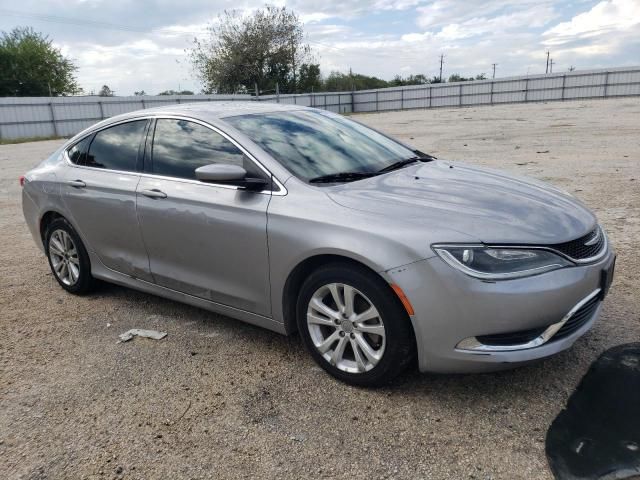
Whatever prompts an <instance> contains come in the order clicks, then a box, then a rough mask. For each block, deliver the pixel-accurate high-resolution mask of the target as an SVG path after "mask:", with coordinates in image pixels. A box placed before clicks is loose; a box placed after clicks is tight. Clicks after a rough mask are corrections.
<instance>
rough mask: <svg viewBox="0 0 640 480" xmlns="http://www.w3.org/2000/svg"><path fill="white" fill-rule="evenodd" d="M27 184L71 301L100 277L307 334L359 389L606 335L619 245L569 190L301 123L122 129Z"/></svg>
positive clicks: (171, 114)
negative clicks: (602, 325)
mask: <svg viewBox="0 0 640 480" xmlns="http://www.w3.org/2000/svg"><path fill="white" fill-rule="evenodd" d="M21 183H23V187H24V188H23V210H24V216H25V219H26V221H27V224H28V226H29V228H30V230H31V233H32V235H33V237H34V239H35V241H36V243H37V244H38V246H39V247H40V248H41V249H42V250H43V251H44V253H45V254H46V256H47V258H48V260H49V264H50V266H51V270H52V271H53V273H54V275H55V278H56V279H57V280H58V283H59V284H60V285H61V286H62V288H64V289H65V290H67V291H68V292H71V293H75V294H82V293H86V292H88V291H89V290H90V289H91V288H92V287H93V286H94V284H95V280H96V279H100V280H104V281H107V282H113V283H117V284H120V285H124V286H127V287H131V288H135V289H138V290H142V291H145V292H149V293H152V294H155V295H160V296H163V297H167V298H170V299H174V300H177V301H180V302H185V303H188V304H191V305H196V306H199V307H202V308H206V309H209V310H212V311H215V312H219V313H222V314H225V315H229V316H231V317H235V318H238V319H240V320H243V321H246V322H249V323H253V324H255V325H259V326H262V327H265V328H268V329H270V330H274V331H276V332H279V333H282V334H291V333H294V332H296V331H298V332H299V333H300V335H301V337H302V339H303V341H304V343H305V345H306V346H307V348H308V349H309V351H310V353H311V355H312V357H313V358H314V359H315V361H316V362H318V364H319V365H320V366H322V368H324V369H325V370H326V371H327V372H329V373H330V374H332V375H334V376H335V377H337V378H339V379H341V380H343V381H346V382H349V383H352V384H357V385H364V386H374V385H380V384H383V383H386V382H388V381H390V380H391V379H393V378H394V377H395V376H396V375H398V374H399V373H400V372H401V371H403V370H404V369H405V368H406V367H408V366H410V365H412V364H416V363H417V365H418V366H419V368H420V370H421V371H433V372H470V371H487V370H491V369H497V368H504V367H505V366H515V365H519V364H522V363H524V362H529V361H533V360H537V359H540V358H543V357H547V356H549V355H552V354H554V353H557V352H559V351H561V350H564V349H566V348H568V347H570V346H571V345H572V344H573V343H574V342H575V341H576V339H577V338H578V337H580V336H581V335H582V334H584V333H585V332H586V331H587V330H588V329H589V328H590V327H591V326H592V325H593V322H594V321H595V319H596V317H597V316H598V313H599V311H600V308H601V305H602V300H603V299H604V297H605V295H606V293H607V290H608V288H609V285H610V284H611V279H612V276H613V267H614V261H615V256H614V253H613V250H612V248H611V246H610V244H609V242H608V239H607V235H606V233H605V232H604V230H603V229H602V228H601V226H599V225H598V222H597V220H596V218H595V216H594V215H593V213H592V212H591V211H590V210H589V209H588V208H587V207H585V206H584V205H583V204H581V203H580V202H579V201H578V200H576V199H575V198H573V197H571V196H570V195H568V194H567V193H565V192H562V191H560V190H558V189H556V188H554V187H552V186H550V185H547V184H544V183H541V182H537V181H535V180H531V179H523V178H516V177H513V176H510V175H507V174H504V173H501V172H498V171H492V170H487V169H481V168H477V167H473V166H468V165H464V164H460V163H453V162H448V161H444V160H438V159H436V158H434V157H433V156H431V155H429V154H426V153H423V152H421V151H418V150H416V149H415V148H413V147H411V146H408V145H405V144H403V143H401V142H399V141H397V140H394V139H392V138H389V137H388V136H386V135H384V134H382V133H380V132H377V131H375V130H372V129H370V128H368V127H365V126H363V125H361V124H359V123H357V122H355V121H352V120H349V119H347V118H344V117H342V116H339V115H335V114H332V113H328V112H325V111H320V110H315V109H310V108H304V107H297V106H284V105H273V104H264V103H255V102H246V103H240V102H233V103H208V104H193V105H181V106H176V107H171V108H162V109H152V110H143V111H138V112H133V113H129V114H125V115H120V116H117V117H113V118H110V119H108V120H105V121H103V122H101V123H98V124H97V125H94V126H92V127H90V128H89V129H87V130H85V131H83V132H81V133H80V134H78V135H76V136H75V137H74V138H72V139H71V140H69V141H68V142H66V143H65V144H64V145H63V146H62V147H61V148H60V149H59V150H58V151H56V152H54V153H53V154H52V155H51V157H49V158H48V159H46V160H45V161H44V162H42V163H41V164H40V165H39V166H38V167H36V168H34V169H33V170H31V171H29V172H28V173H27V174H26V175H25V176H24V177H23V178H22V179H21Z"/></svg>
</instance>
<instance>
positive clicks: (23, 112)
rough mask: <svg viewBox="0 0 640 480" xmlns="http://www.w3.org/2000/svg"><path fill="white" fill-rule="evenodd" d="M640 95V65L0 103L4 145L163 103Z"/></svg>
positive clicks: (341, 108) (368, 108) (336, 105)
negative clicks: (277, 91)
mask: <svg viewBox="0 0 640 480" xmlns="http://www.w3.org/2000/svg"><path fill="white" fill-rule="evenodd" d="M633 95H640V67H629V68H615V69H607V70H590V71H574V72H567V73H553V74H547V75H529V76H526V77H509V78H500V79H495V80H476V81H472V82H456V83H441V84H429V85H413V86H406V87H398V88H383V89H378V90H361V91H356V92H327V93H325V92H322V93H314V94H298V95H268V96H260V97H258V98H256V97H251V96H250V95H178V96H155V97H152V96H143V97H53V98H47V97H30V98H0V139H3V138H4V139H13V138H22V137H47V136H69V135H73V134H74V133H76V132H79V131H80V130H82V129H84V128H86V127H88V126H90V125H92V124H93V123H95V122H97V121H99V120H101V119H103V118H108V117H110V116H112V115H117V114H119V113H125V112H130V111H133V110H138V109H142V108H150V107H155V106H160V105H163V104H172V103H180V102H183V103H191V102H202V101H221V100H226V101H228V100H254V101H255V100H258V101H266V102H277V103H288V104H296V105H303V106H308V107H316V108H322V109H325V110H331V111H333V112H339V113H352V112H354V113H357V112H378V111H385V110H404V109H414V108H437V107H458V106H471V105H494V104H504V103H524V102H545V101H562V100H574V99H586V98H611V97H623V96H633Z"/></svg>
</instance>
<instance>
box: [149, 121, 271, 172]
mask: <svg viewBox="0 0 640 480" xmlns="http://www.w3.org/2000/svg"><path fill="white" fill-rule="evenodd" d="M212 163H222V164H227V165H238V166H240V167H244V168H245V169H246V170H247V171H248V172H251V173H253V172H254V171H255V170H257V169H256V168H255V166H254V165H253V162H252V161H251V160H249V159H248V158H247V157H246V156H245V155H244V154H243V153H242V152H241V151H240V150H239V149H238V148H237V147H236V146H235V145H234V144H233V143H231V142H230V141H229V140H227V139H226V138H225V137H223V136H222V135H220V134H219V133H217V132H214V131H213V130H211V129H209V128H207V127H205V126H203V125H200V124H198V123H195V122H190V121H187V120H179V119H158V120H157V122H156V128H155V132H154V136H153V150H152V171H153V173H154V174H156V175H163V176H168V177H178V178H187V179H195V178H196V177H195V169H196V168H198V167H202V166H204V165H210V164H212ZM261 176H264V175H261Z"/></svg>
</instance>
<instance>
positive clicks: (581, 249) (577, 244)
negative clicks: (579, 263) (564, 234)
mask: <svg viewBox="0 0 640 480" xmlns="http://www.w3.org/2000/svg"><path fill="white" fill-rule="evenodd" d="M596 237H597V240H596V241H595V242H594V243H593V245H585V243H587V242H589V241H590V240H593V239H594V238H596ZM604 245H605V240H604V232H603V231H602V230H601V229H600V227H599V226H598V227H596V228H595V230H593V231H592V232H590V233H588V234H586V235H585V236H584V237H580V238H578V239H577V240H572V241H570V242H565V243H557V244H555V245H547V246H548V247H550V248H552V249H554V250H557V251H558V252H561V253H564V254H565V255H566V256H568V257H570V258H572V259H574V260H586V259H588V258H592V257H595V256H596V255H598V254H599V253H600V252H601V251H602V249H603V248H604Z"/></svg>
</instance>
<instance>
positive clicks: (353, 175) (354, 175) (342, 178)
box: [309, 172, 378, 183]
mask: <svg viewBox="0 0 640 480" xmlns="http://www.w3.org/2000/svg"><path fill="white" fill-rule="evenodd" d="M377 174H378V173H377V172H338V173H330V174H328V175H321V176H319V177H314V178H312V179H310V180H309V183H334V182H353V181H354V180H362V179H363V178H369V177H373V176H374V175H377Z"/></svg>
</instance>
